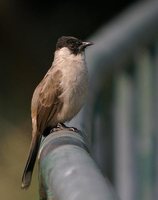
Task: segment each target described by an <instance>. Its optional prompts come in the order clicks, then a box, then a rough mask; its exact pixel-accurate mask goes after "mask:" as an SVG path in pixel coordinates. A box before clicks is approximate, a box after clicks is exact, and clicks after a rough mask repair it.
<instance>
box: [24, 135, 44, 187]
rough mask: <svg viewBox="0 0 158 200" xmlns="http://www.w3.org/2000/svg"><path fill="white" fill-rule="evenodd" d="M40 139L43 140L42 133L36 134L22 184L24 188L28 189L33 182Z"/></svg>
mask: <svg viewBox="0 0 158 200" xmlns="http://www.w3.org/2000/svg"><path fill="white" fill-rule="evenodd" d="M40 141H41V136H40V134H36V136H35V137H33V138H32V141H31V146H30V151H29V156H28V159H27V162H26V165H25V169H24V172H23V176H22V184H21V188H22V189H27V188H28V187H29V185H30V183H31V178H32V172H33V168H34V165H35V161H36V157H37V154H38V150H39V145H40Z"/></svg>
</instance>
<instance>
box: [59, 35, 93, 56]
mask: <svg viewBox="0 0 158 200" xmlns="http://www.w3.org/2000/svg"><path fill="white" fill-rule="evenodd" d="M92 44H93V43H92V42H83V41H82V40H80V39H77V38H75V37H71V36H62V37H60V38H59V39H58V41H57V44H56V50H59V49H61V48H63V47H67V48H68V49H69V50H70V51H71V52H72V53H73V54H75V55H77V54H79V53H81V52H82V51H84V49H85V48H86V47H87V46H90V45H92Z"/></svg>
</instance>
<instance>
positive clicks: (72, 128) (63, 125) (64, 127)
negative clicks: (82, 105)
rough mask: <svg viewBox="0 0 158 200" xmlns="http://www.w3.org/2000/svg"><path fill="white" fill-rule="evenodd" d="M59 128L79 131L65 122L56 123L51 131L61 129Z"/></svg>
mask: <svg viewBox="0 0 158 200" xmlns="http://www.w3.org/2000/svg"><path fill="white" fill-rule="evenodd" d="M61 130H69V131H73V132H79V130H78V129H77V128H75V127H68V126H66V125H65V124H62V123H58V124H57V126H56V127H54V128H53V129H52V130H51V132H56V131H61Z"/></svg>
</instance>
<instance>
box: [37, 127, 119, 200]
mask: <svg viewBox="0 0 158 200" xmlns="http://www.w3.org/2000/svg"><path fill="white" fill-rule="evenodd" d="M38 159H39V179H40V199H41V200H114V199H117V198H116V196H115V195H114V192H113V189H112V188H111V186H110V184H109V182H108V181H107V180H106V179H105V178H104V177H103V175H102V174H101V172H100V170H99V169H98V167H97V166H96V164H95V162H94V161H93V159H92V158H91V157H90V155H89V153H88V148H87V144H86V141H85V138H84V136H83V135H82V133H76V132H73V131H67V130H62V131H57V132H54V133H51V134H50V135H48V136H47V137H46V138H45V139H44V141H43V142H42V144H41V147H40V152H39V156H38Z"/></svg>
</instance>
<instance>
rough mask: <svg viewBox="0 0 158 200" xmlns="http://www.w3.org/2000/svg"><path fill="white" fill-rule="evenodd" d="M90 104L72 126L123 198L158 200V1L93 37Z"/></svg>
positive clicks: (136, 8) (144, 3)
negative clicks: (79, 130) (84, 138)
mask: <svg viewBox="0 0 158 200" xmlns="http://www.w3.org/2000/svg"><path fill="white" fill-rule="evenodd" d="M90 39H91V40H92V41H93V42H94V43H95V45H94V46H93V48H91V49H89V51H87V63H88V66H89V72H90V89H89V98H88V101H87V106H86V107H85V109H84V112H82V114H81V115H79V116H78V118H77V119H76V120H74V121H73V122H72V125H76V124H79V123H80V124H81V126H82V127H84V130H85V132H86V133H87V134H88V135H89V137H90V138H91V139H90V140H91V149H92V155H93V156H94V158H95V160H96V161H97V163H98V165H99V166H100V168H101V170H102V172H103V173H104V175H105V176H108V178H109V179H110V181H111V182H112V183H113V185H114V186H115V188H116V192H117V193H118V194H119V196H120V198H121V199H122V200H127V199H128V200H151V199H153V200H155V199H158V156H157V155H158V153H157V152H158V1H141V2H140V3H138V4H135V5H134V6H132V7H131V8H129V9H128V10H126V11H125V12H124V13H123V14H122V15H121V16H119V17H118V18H117V19H116V20H114V21H113V22H111V23H110V24H108V25H106V26H103V27H102V29H101V30H99V31H98V32H97V33H95V34H94V36H92V37H91V38H90Z"/></svg>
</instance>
